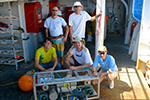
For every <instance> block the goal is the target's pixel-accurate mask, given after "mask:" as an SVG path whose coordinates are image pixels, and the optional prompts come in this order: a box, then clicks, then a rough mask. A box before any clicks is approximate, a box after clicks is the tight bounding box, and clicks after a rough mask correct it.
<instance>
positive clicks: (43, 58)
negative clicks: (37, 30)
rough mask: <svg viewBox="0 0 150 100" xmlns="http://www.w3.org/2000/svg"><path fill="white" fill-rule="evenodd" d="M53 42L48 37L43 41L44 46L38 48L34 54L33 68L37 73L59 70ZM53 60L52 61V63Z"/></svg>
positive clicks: (59, 66)
mask: <svg viewBox="0 0 150 100" xmlns="http://www.w3.org/2000/svg"><path fill="white" fill-rule="evenodd" d="M52 45H53V40H52V39H51V38H50V37H47V38H45V39H44V46H42V47H41V48H39V49H38V50H37V51H36V54H35V67H36V68H37V70H38V71H46V70H48V71H53V70H54V69H55V70H56V69H60V68H61V65H60V64H59V63H58V59H57V55H56V50H55V48H54V47H52ZM53 60H54V61H53Z"/></svg>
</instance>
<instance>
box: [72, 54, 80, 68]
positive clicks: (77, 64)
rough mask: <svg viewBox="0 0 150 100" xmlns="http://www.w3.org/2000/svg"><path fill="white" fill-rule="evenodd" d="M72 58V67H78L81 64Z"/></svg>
mask: <svg viewBox="0 0 150 100" xmlns="http://www.w3.org/2000/svg"><path fill="white" fill-rule="evenodd" d="M71 57H72V59H73V61H74V65H73V66H80V65H81V64H79V63H78V62H77V61H76V60H75V58H74V57H73V56H71Z"/></svg>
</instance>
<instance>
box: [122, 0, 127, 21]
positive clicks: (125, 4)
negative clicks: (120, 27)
mask: <svg viewBox="0 0 150 100" xmlns="http://www.w3.org/2000/svg"><path fill="white" fill-rule="evenodd" d="M121 2H122V3H123V4H124V6H125V8H126V18H127V16H128V5H127V3H126V2H125V1H124V0H121Z"/></svg>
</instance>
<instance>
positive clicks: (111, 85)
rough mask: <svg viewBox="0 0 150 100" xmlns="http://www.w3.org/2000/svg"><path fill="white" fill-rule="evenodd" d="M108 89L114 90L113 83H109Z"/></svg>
mask: <svg viewBox="0 0 150 100" xmlns="http://www.w3.org/2000/svg"><path fill="white" fill-rule="evenodd" d="M109 88H110V89H113V88H114V81H111V82H110V85H109Z"/></svg>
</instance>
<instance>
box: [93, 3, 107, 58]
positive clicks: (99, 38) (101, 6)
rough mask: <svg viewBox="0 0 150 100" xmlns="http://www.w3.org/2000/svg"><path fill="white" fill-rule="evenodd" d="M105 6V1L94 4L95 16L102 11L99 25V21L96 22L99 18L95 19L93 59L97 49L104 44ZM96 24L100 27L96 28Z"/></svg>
mask: <svg viewBox="0 0 150 100" xmlns="http://www.w3.org/2000/svg"><path fill="white" fill-rule="evenodd" d="M105 4H106V0H97V2H96V14H98V13H99V12H100V11H102V16H101V23H99V21H98V19H99V18H100V17H98V18H97V19H96V30H95V34H96V35H95V40H96V41H95V57H96V56H97V55H98V52H97V49H98V47H99V46H101V45H103V44H104V32H105V29H104V26H105ZM98 23H99V24H100V27H99V26H98ZM98 31H99V32H98Z"/></svg>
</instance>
